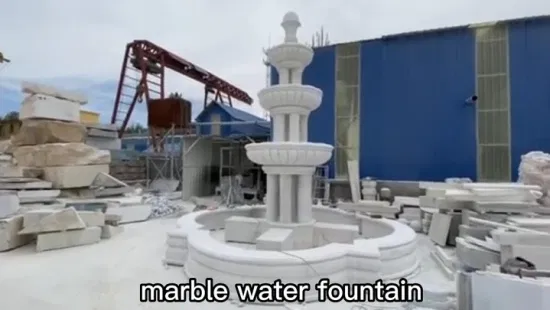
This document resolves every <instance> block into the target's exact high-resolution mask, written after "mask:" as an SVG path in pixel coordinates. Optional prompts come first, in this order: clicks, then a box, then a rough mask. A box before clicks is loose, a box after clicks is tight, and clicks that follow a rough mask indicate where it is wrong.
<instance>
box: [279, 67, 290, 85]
mask: <svg viewBox="0 0 550 310" xmlns="http://www.w3.org/2000/svg"><path fill="white" fill-rule="evenodd" d="M277 71H278V72H279V84H289V82H290V72H289V71H290V70H288V69H280V70H277Z"/></svg>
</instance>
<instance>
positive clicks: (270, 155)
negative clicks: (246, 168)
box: [245, 142, 333, 168]
mask: <svg viewBox="0 0 550 310" xmlns="http://www.w3.org/2000/svg"><path fill="white" fill-rule="evenodd" d="M245 148H246V155H247V156H248V158H250V160H251V161H252V162H254V163H256V164H258V165H263V166H277V167H291V168H292V167H316V166H319V165H322V164H324V163H326V162H327V161H328V160H329V159H330V157H331V156H332V149H333V146H332V145H329V144H324V143H304V142H263V143H250V144H247V145H246V146H245Z"/></svg>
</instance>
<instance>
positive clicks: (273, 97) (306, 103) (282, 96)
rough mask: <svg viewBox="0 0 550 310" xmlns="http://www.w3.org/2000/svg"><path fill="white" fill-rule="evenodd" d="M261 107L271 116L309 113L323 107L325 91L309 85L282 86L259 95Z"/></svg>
mask: <svg viewBox="0 0 550 310" xmlns="http://www.w3.org/2000/svg"><path fill="white" fill-rule="evenodd" d="M258 98H260V105H261V106H262V108H264V109H265V110H267V111H269V112H270V113H271V114H281V113H289V114H290V113H298V114H305V113H309V112H311V111H313V110H315V109H317V108H318V107H319V105H321V100H322V99H323V91H322V90H320V89H318V88H316V87H313V86H309V85H300V84H280V85H274V86H271V87H268V88H264V89H262V90H261V91H260V92H259V93H258Z"/></svg>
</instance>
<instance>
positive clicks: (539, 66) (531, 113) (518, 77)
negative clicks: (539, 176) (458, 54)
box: [508, 19, 550, 180]
mask: <svg viewBox="0 0 550 310" xmlns="http://www.w3.org/2000/svg"><path fill="white" fill-rule="evenodd" d="M508 29H509V49H510V51H509V56H510V86H511V90H510V96H511V125H512V141H511V143H512V175H513V178H514V180H515V179H516V178H517V168H518V165H519V162H520V159H521V155H522V154H525V153H527V152H529V151H533V150H540V151H545V152H550V20H549V19H537V20H528V21H522V22H514V23H511V24H510V25H509V28H508Z"/></svg>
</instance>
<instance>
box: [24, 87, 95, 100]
mask: <svg viewBox="0 0 550 310" xmlns="http://www.w3.org/2000/svg"><path fill="white" fill-rule="evenodd" d="M21 91H22V92H23V93H25V94H31V95H34V94H40V95H47V96H51V97H55V98H59V99H64V100H68V101H73V102H77V103H79V104H86V103H87V102H88V99H87V98H86V96H85V95H83V94H80V93H77V92H74V91H68V90H61V89H58V88H55V87H53V86H49V85H44V84H38V83H32V82H27V81H23V82H21Z"/></svg>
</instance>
